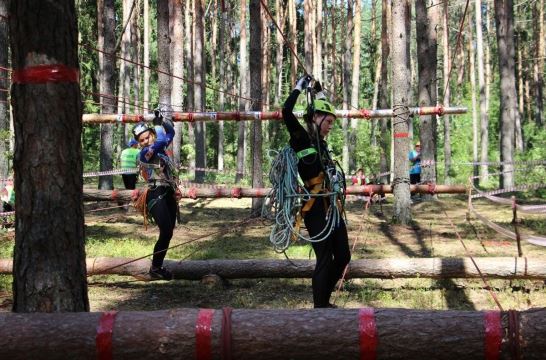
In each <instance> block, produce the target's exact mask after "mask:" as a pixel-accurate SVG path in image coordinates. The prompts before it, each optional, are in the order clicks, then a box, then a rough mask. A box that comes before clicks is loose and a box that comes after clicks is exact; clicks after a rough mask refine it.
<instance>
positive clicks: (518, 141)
mask: <svg viewBox="0 0 546 360" xmlns="http://www.w3.org/2000/svg"><path fill="white" fill-rule="evenodd" d="M521 37H522V34H521V33H520V32H519V31H518V32H516V33H515V38H514V41H515V44H514V47H515V49H514V51H515V53H516V54H517V62H516V64H515V65H516V66H517V69H514V70H515V71H517V76H516V87H517V91H516V97H517V98H516V103H517V104H518V113H519V114H521V116H525V115H524V114H525V112H524V110H523V67H524V66H525V65H524V64H523V48H524V47H525V45H524V44H523V41H522V39H521ZM526 67H527V66H526ZM515 75H516V74H515ZM514 135H515V139H514V140H515V148H516V150H517V151H523V130H522V128H521V117H520V116H517V117H516V123H515V124H514Z"/></svg>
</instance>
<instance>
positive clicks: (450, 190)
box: [83, 185, 467, 201]
mask: <svg viewBox="0 0 546 360" xmlns="http://www.w3.org/2000/svg"><path fill="white" fill-rule="evenodd" d="M139 191H140V190H139V189H137V190H96V189H87V188H86V189H84V190H83V199H84V201H116V200H121V201H131V199H132V197H133V196H135V194H136V195H138V194H139ZM270 191H271V188H244V187H209V188H201V187H180V193H181V196H182V198H189V199H197V198H263V197H265V196H267V194H269V192H270ZM410 191H411V192H412V193H419V194H428V193H434V194H464V193H466V191H467V190H466V187H465V186H464V185H436V186H435V188H434V189H432V188H431V187H429V186H428V185H411V186H410ZM391 193H392V187H391V186H390V185H361V186H347V192H346V194H347V195H370V194H391Z"/></svg>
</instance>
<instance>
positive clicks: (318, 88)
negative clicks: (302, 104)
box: [313, 80, 322, 93]
mask: <svg viewBox="0 0 546 360" xmlns="http://www.w3.org/2000/svg"><path fill="white" fill-rule="evenodd" d="M313 90H315V93H318V92H321V91H322V85H320V81H318V80H316V81H315V84H313Z"/></svg>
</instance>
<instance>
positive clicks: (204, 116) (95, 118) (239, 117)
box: [82, 106, 467, 124]
mask: <svg viewBox="0 0 546 360" xmlns="http://www.w3.org/2000/svg"><path fill="white" fill-rule="evenodd" d="M409 110H410V112H411V114H412V115H444V114H446V115H448V114H450V115H457V114H465V113H466V112H467V108H466V107H445V108H444V107H443V106H426V107H413V108H409ZM303 114H304V112H303V111H296V112H294V115H296V117H300V118H301V117H303ZM336 115H337V117H340V118H341V117H343V118H351V119H367V120H369V119H379V118H391V117H392V116H393V110H392V109H378V110H369V109H352V110H337V111H336ZM154 117H155V115H154V114H83V118H82V120H83V123H84V124H104V123H137V122H139V121H152V120H153V119H154ZM172 120H173V121H175V122H178V121H181V122H195V121H220V120H223V121H251V120H282V111H281V110H277V111H262V112H260V111H241V112H239V111H232V112H226V111H224V112H173V113H172Z"/></svg>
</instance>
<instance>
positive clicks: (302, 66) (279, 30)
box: [260, 0, 309, 75]
mask: <svg viewBox="0 0 546 360" xmlns="http://www.w3.org/2000/svg"><path fill="white" fill-rule="evenodd" d="M260 2H261V3H262V6H263V8H264V10H265V12H266V13H267V15H268V16H269V18H270V19H271V21H272V22H273V24H275V27H276V28H277V31H278V32H279V34H281V36H282V38H283V40H284V44H285V45H286V46H288V49H290V52H291V53H292V55H294V57H295V58H296V60H297V61H298V64H299V65H300V66H301V68H302V69H303V70H304V71H305V73H306V74H308V75H309V72H308V71H307V69H306V68H305V65H303V63H302V62H301V60H300V58H299V57H298V54H297V53H296V51H295V50H294V48H293V46H292V44H291V43H290V42H289V41H288V39H287V38H286V36H285V35H284V34H283V32H282V30H281V28H280V26H279V24H277V21H276V20H275V18H274V17H273V15H271V11H269V7H268V6H267V4H266V3H265V2H264V0H260Z"/></svg>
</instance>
